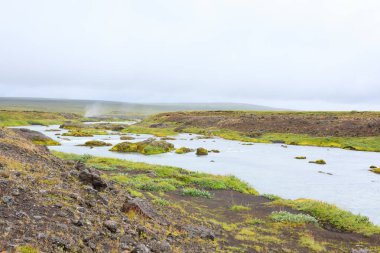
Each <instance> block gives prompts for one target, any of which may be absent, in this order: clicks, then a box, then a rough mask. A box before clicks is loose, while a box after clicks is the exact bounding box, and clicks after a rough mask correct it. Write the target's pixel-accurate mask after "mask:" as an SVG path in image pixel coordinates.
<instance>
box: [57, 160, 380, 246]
mask: <svg viewBox="0 0 380 253" xmlns="http://www.w3.org/2000/svg"><path fill="white" fill-rule="evenodd" d="M55 155H56V156H58V157H60V158H62V159H64V160H74V161H82V162H84V163H85V164H86V165H87V166H89V167H92V168H96V169H98V170H100V171H103V172H104V174H103V177H104V178H105V179H112V180H114V181H116V182H119V183H121V185H124V187H125V188H126V189H128V191H130V192H131V193H133V194H134V195H136V196H138V197H140V198H143V199H146V200H148V201H150V202H151V203H153V204H154V205H155V206H156V207H157V209H158V210H161V211H162V214H166V215H167V216H166V217H170V218H171V219H174V217H176V218H175V219H180V218H179V217H181V219H186V220H189V221H191V222H193V221H195V220H197V221H201V222H202V223H203V224H208V225H207V226H209V227H212V228H213V231H219V232H220V234H219V233H217V234H218V236H220V238H218V236H217V237H216V238H217V239H215V241H216V242H218V243H221V242H222V241H223V242H224V243H226V242H227V244H228V242H231V243H232V242H235V243H232V244H231V245H229V246H228V247H232V248H233V249H234V251H232V252H246V251H249V250H253V249H254V248H260V250H261V251H262V252H265V251H267V250H269V249H276V248H277V249H281V250H282V251H284V252H287V251H288V252H302V251H303V250H304V249H305V248H307V249H309V250H311V248H312V247H313V245H314V246H315V245H320V246H321V247H323V248H324V249H325V250H326V252H330V251H336V252H345V251H347V250H349V249H352V248H355V247H357V246H355V245H358V243H359V242H360V243H359V244H360V245H361V246H360V247H361V248H365V249H376V250H378V249H380V248H379V247H380V244H378V243H374V240H376V239H375V238H380V228H379V227H378V226H376V225H374V224H372V223H371V222H370V221H369V220H368V218H366V217H364V216H360V215H354V214H352V213H350V212H348V211H344V210H341V209H339V208H337V207H336V206H334V205H331V204H327V203H324V202H320V201H314V200H308V199H299V200H286V199H282V198H280V197H278V196H275V195H270V194H265V195H263V196H260V195H258V193H257V191H256V190H254V189H253V188H251V187H250V186H249V185H248V184H246V183H244V182H242V181H240V180H239V179H237V178H235V177H233V176H218V175H210V174H206V173H198V172H191V171H188V170H184V169H180V168H176V167H171V166H160V165H151V164H146V163H137V162H130V161H125V160H120V159H113V158H101V157H93V156H88V155H87V156H85V157H84V156H79V155H73V154H65V153H55ZM189 197H193V198H189ZM236 202H238V203H239V204H236ZM231 212H232V213H231ZM182 221H183V220H182ZM331 233H334V234H335V235H336V236H338V235H339V236H338V237H335V236H332V234H331ZM353 237H354V238H355V237H358V238H360V239H358V240H357V241H355V240H356V239H354V240H353V241H351V240H352V238H353ZM228 238H230V239H228ZM231 238H232V241H230V240H231ZM337 238H339V239H337ZM215 241H214V243H215ZM342 242H344V243H342ZM371 245H372V246H371ZM292 247H293V248H292ZM235 250H236V251H235ZM216 252H218V251H216ZM316 252H317V251H316Z"/></svg>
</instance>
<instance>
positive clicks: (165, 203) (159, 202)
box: [152, 197, 170, 206]
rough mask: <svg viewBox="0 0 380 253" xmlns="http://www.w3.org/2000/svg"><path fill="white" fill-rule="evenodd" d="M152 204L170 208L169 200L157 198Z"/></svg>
mask: <svg viewBox="0 0 380 253" xmlns="http://www.w3.org/2000/svg"><path fill="white" fill-rule="evenodd" d="M152 202H153V203H154V204H156V205H159V206H170V202H169V201H168V200H166V199H163V198H160V197H155V198H154V200H153V201H152Z"/></svg>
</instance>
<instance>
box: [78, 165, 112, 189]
mask: <svg viewBox="0 0 380 253" xmlns="http://www.w3.org/2000/svg"><path fill="white" fill-rule="evenodd" d="M76 168H77V169H78V170H79V171H80V173H79V180H80V181H82V182H83V183H85V184H90V185H92V187H94V189H96V190H98V191H101V190H104V189H105V188H107V183H106V182H104V180H103V179H102V178H101V177H100V175H99V174H98V172H97V171H95V170H91V169H89V168H87V167H86V166H85V165H84V164H83V163H78V164H77V166H76Z"/></svg>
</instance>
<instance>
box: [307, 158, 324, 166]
mask: <svg viewBox="0 0 380 253" xmlns="http://www.w3.org/2000/svg"><path fill="white" fill-rule="evenodd" d="M309 163H315V164H320V165H324V164H326V161H325V160H322V159H320V160H316V161H310V162H309Z"/></svg>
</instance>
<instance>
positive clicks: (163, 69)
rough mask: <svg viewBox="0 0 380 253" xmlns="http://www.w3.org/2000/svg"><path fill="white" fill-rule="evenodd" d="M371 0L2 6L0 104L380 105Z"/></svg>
mask: <svg viewBox="0 0 380 253" xmlns="http://www.w3.org/2000/svg"><path fill="white" fill-rule="evenodd" d="M379 95H380V1H378V0H360V1H359V0H318V1H315V0H246V1H245V0H244V1H243V0H229V1H225V0H150V1H148V0H134V1H131V0H102V1H101V0H81V1H78V0H45V1H42V0H33V1H30V0H11V1H9V0H0V97H1V96H7V97H50V98H72V99H101V100H115V101H126V102H140V103H144V102H148V103H153V102H154V103H156V102H238V103H251V104H261V105H267V106H274V107H281V108H290V109H300V110H302V109H305V110H380V99H379V98H378V96H379Z"/></svg>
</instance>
